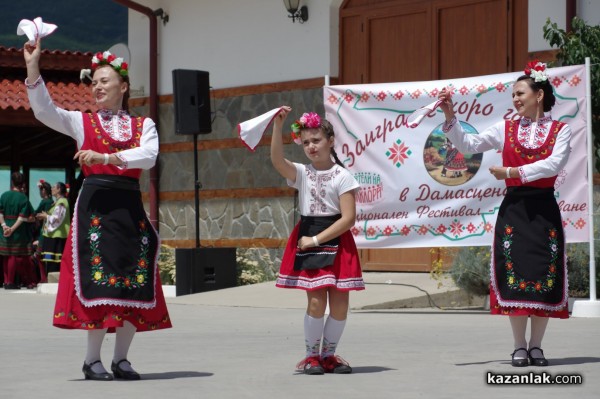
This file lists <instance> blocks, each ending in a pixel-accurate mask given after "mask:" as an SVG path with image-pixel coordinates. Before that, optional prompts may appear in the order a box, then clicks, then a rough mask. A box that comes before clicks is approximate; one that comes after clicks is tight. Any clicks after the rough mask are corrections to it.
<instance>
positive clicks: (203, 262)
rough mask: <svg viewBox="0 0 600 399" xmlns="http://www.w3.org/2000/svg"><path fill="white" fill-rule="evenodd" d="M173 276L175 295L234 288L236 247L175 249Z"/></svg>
mask: <svg viewBox="0 0 600 399" xmlns="http://www.w3.org/2000/svg"><path fill="white" fill-rule="evenodd" d="M175 273H176V276H177V282H176V287H175V295H177V296H181V295H188V294H195V293H197V292H205V291H213V290H219V289H221V288H231V287H235V286H236V285H237V263H236V260H235V248H177V249H175Z"/></svg>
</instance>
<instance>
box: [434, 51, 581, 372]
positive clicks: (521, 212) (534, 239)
mask: <svg viewBox="0 0 600 399" xmlns="http://www.w3.org/2000/svg"><path fill="white" fill-rule="evenodd" d="M439 98H440V99H441V100H444V102H443V104H442V105H441V106H442V110H443V111H444V114H445V116H446V122H445V124H444V127H443V130H444V132H445V133H446V136H447V137H448V138H449V139H450V140H451V141H452V143H453V144H454V145H455V146H456V147H458V149H459V150H460V151H463V152H467V153H479V152H483V151H488V150H493V149H495V150H501V151H502V163H503V166H492V167H491V168H490V173H491V174H492V175H493V176H494V177H495V178H496V179H498V180H505V182H506V186H507V194H506V197H505V198H504V200H503V201H502V204H501V206H500V210H499V212H498V218H497V221H496V227H495V235H494V244H493V247H492V250H493V256H492V263H491V287H490V306H491V313H492V314H500V315H507V316H509V319H510V324H511V327H512V332H513V337H514V348H515V349H514V352H513V353H512V365H513V366H515V367H522V366H527V365H529V364H531V365H535V366H546V365H547V364H548V361H547V360H546V359H545V357H544V353H543V351H542V349H541V345H542V339H543V337H544V332H545V331H546V326H547V324H548V320H549V318H550V317H554V318H568V317H569V313H568V309H567V288H568V287H567V269H566V267H567V266H566V260H565V238H564V234H563V227H562V220H561V215H560V210H559V208H558V205H557V203H556V199H555V197H554V183H555V181H556V176H557V174H558V173H559V172H560V171H561V170H562V169H563V168H564V166H565V165H566V163H567V160H568V158H569V152H570V144H569V143H570V140H571V129H570V128H569V126H568V125H567V124H565V123H563V122H559V121H556V120H552V118H551V117H550V115H547V114H544V112H549V111H550V110H551V108H552V107H553V106H554V103H555V97H554V94H553V92H552V86H551V84H550V82H549V80H548V75H547V73H546V65H545V64H543V63H541V62H538V61H533V62H531V63H529V64H528V65H527V68H526V69H525V74H524V75H523V76H521V77H519V78H518V79H517V81H516V82H515V84H514V85H513V93H512V98H513V105H514V107H515V109H516V111H517V113H518V115H519V116H520V118H519V119H517V120H506V121H504V120H503V121H501V122H498V123H497V124H495V125H493V126H492V127H490V128H488V129H486V130H485V131H483V132H481V133H480V134H477V135H475V134H465V133H464V132H463V131H462V128H461V125H460V123H458V122H457V120H456V118H455V116H454V111H453V110H452V100H451V98H450V93H449V92H448V91H447V90H445V89H444V90H442V92H441V93H440V96H439ZM528 319H530V320H531V336H530V339H529V343H527V340H526V337H525V330H526V328H527V320H528Z"/></svg>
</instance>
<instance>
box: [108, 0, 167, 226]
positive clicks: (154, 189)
mask: <svg viewBox="0 0 600 399" xmlns="http://www.w3.org/2000/svg"><path fill="white" fill-rule="evenodd" d="M113 1H114V2H115V3H118V4H121V5H123V6H125V7H127V8H130V9H132V10H135V11H137V12H139V13H142V14H144V15H146V16H147V17H148V19H149V20H150V62H149V65H150V95H149V108H150V118H151V119H152V120H153V121H154V123H156V126H157V129H158V95H157V92H158V90H157V86H158V68H157V64H158V23H157V21H156V17H157V15H156V14H155V13H154V11H152V9H150V8H148V7H146V6H143V5H141V4H138V3H136V2H134V1H130V0H113ZM149 174H150V189H149V197H150V198H149V201H150V223H152V226H154V228H155V229H156V231H158V193H159V191H158V183H159V179H158V158H157V159H156V165H154V166H153V167H152V168H151V169H150V171H149Z"/></svg>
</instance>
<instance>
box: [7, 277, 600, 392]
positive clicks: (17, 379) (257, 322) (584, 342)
mask: <svg viewBox="0 0 600 399" xmlns="http://www.w3.org/2000/svg"><path fill="white" fill-rule="evenodd" d="M408 277H410V276H407V275H402V274H391V275H389V276H386V275H377V276H375V275H373V276H371V277H368V279H367V281H369V280H370V281H371V282H370V283H368V284H367V289H366V290H365V291H364V292H358V293H352V294H351V303H352V308H353V310H352V312H351V314H350V315H349V318H348V323H347V326H346V331H345V333H344V336H343V338H342V341H341V343H340V345H339V347H338V353H339V354H340V355H341V356H342V357H344V358H345V359H347V360H348V361H349V362H350V364H351V365H352V366H353V368H354V373H353V374H351V375H324V376H305V375H302V374H298V373H296V372H295V371H294V365H295V363H296V362H297V361H298V360H300V359H301V358H302V356H303V349H304V343H303V331H302V328H303V327H302V321H303V314H304V310H303V309H304V307H305V298H304V294H303V293H302V292H300V291H297V290H282V289H275V288H274V287H273V285H272V283H267V284H260V285H257V286H248V287H238V288H233V289H228V290H220V291H213V292H206V293H201V294H195V295H187V296H182V297H178V298H168V299H167V303H168V306H169V311H170V314H171V318H172V320H173V324H174V328H173V329H169V330H162V331H156V332H151V333H140V334H137V335H136V337H135V339H134V342H133V345H132V347H131V350H130V353H129V359H130V360H131V361H132V363H133V365H134V366H135V367H136V369H137V370H138V371H139V372H140V373H141V375H142V378H143V379H142V381H133V382H124V381H113V382H93V381H84V380H83V374H82V373H81V366H82V363H83V356H84V352H85V333H83V332H82V331H67V330H60V329H57V328H53V327H52V326H51V319H52V310H53V305H54V296H53V295H44V294H37V293H35V291H30V290H21V291H6V290H1V289H0V317H1V320H2V321H1V323H2V324H1V328H0V398H33V397H35V398H71V397H86V398H107V397H111V396H114V397H140V398H142V397H144V398H163V397H168V398H169V399H178V398H275V397H281V398H331V397H342V398H364V397H369V398H399V397H401V398H417V397H424V398H456V397H466V398H470V397H486V398H507V397H512V396H519V397H522V396H525V395H532V396H533V395H535V396H539V397H544V398H555V397H556V398H558V397H560V398H564V397H565V396H566V397H574V396H577V397H578V398H592V397H594V398H595V397H597V396H598V392H600V380H599V379H598V376H599V375H600V353H599V352H600V349H599V348H600V345H599V340H598V331H600V319H579V318H572V319H568V320H551V321H550V324H549V327H548V331H547V334H546V338H545V340H544V349H545V352H546V355H547V357H548V359H549V360H550V366H549V367H547V368H534V367H528V368H525V369H515V368H513V367H512V366H511V365H510V356H509V354H510V353H511V352H512V335H511V333H510V327H509V324H508V319H507V318H505V317H500V316H494V317H493V316H490V315H489V314H488V313H487V312H485V311H483V310H473V309H470V310H453V309H447V310H440V309H438V308H423V309H417V308H409V309H391V310H382V309H365V308H368V307H370V306H379V305H381V304H382V303H386V302H391V303H398V302H402V301H406V300H409V299H410V298H404V297H403V295H404V294H399V293H397V294H394V295H392V294H393V290H396V291H398V292H399V291H402V290H412V291H413V292H420V291H419V290H418V289H416V288H414V287H410V286H413V285H414V286H418V287H419V288H420V289H423V287H422V286H419V284H421V283H422V285H424V284H426V281H425V280H422V281H417V280H418V278H417V277H415V278H414V279H413V278H412V277H411V278H410V279H408ZM390 279H391V280H392V284H389V283H386V281H389V280H390ZM378 280H383V283H384V284H379V283H378ZM395 282H398V283H400V282H402V283H403V284H408V285H410V286H400V285H394V283H395ZM433 285H434V286H433V287H429V288H432V289H434V288H435V287H436V286H437V282H433ZM384 291H385V292H386V294H384ZM448 291H453V289H452V288H448ZM436 294H441V293H440V292H434V291H431V292H430V295H431V296H432V298H433V299H434V302H435V298H436V297H435V295H436ZM370 295H371V296H373V297H377V299H373V298H371V297H370ZM394 298H396V299H394ZM438 299H439V301H440V302H443V301H444V300H445V299H442V298H441V297H439V298H438ZM404 303H406V302H404ZM389 306H391V305H389ZM442 307H443V306H442ZM113 346H114V335H107V338H106V342H105V344H104V346H103V351H102V356H103V361H104V364H105V366H109V365H110V360H111V358H112V349H113ZM530 371H532V372H535V373H541V372H543V371H545V372H547V373H549V374H551V375H552V376H554V375H556V374H565V373H569V374H577V375H581V376H582V377H583V384H581V385H564V386H558V385H545V386H542V385H519V386H506V385H504V386H492V385H488V384H486V375H487V372H494V373H520V374H521V373H529V372H530Z"/></svg>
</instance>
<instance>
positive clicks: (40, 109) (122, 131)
mask: <svg viewBox="0 0 600 399" xmlns="http://www.w3.org/2000/svg"><path fill="white" fill-rule="evenodd" d="M25 85H26V86H27V94H28V96H29V104H30V105H31V109H32V110H33V113H34V115H35V117H36V119H37V120H39V121H40V122H42V123H43V124H44V125H46V126H48V127H49V128H51V129H54V130H56V131H57V132H60V133H63V134H66V135H67V136H69V137H71V138H73V139H75V141H76V142H77V148H78V149H79V148H81V146H82V145H83V142H84V139H85V133H84V130H83V114H82V113H81V112H80V111H67V110H64V109H62V108H59V107H57V106H56V105H55V104H54V102H53V101H52V98H51V97H50V94H49V93H48V89H47V88H46V85H45V84H44V82H43V80H41V76H40V78H39V79H38V81H36V82H34V83H32V84H29V83H28V82H27V81H25ZM98 115H99V119H100V123H101V124H102V128H103V129H104V130H105V131H106V133H107V134H109V135H110V137H111V138H112V139H114V140H116V141H127V140H128V139H129V138H131V135H132V132H131V119H130V117H129V115H128V114H127V112H125V111H119V113H117V114H116V115H113V114H112V112H111V111H108V110H101V111H98ZM115 155H117V156H118V157H119V158H120V159H121V160H122V161H123V162H124V163H123V165H121V166H120V168H122V169H150V168H151V167H153V166H154V164H155V162H156V157H157V155H158V133H157V131H156V125H155V123H154V121H153V120H152V119H150V118H145V119H144V125H143V128H142V137H141V138H140V146H139V147H136V148H131V149H127V150H123V151H121V152H119V153H118V154H115Z"/></svg>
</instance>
